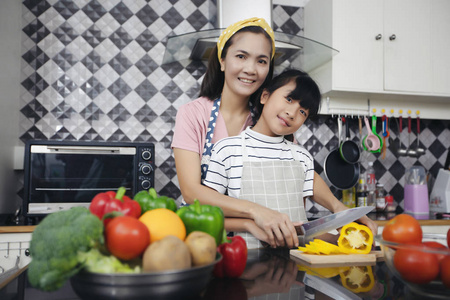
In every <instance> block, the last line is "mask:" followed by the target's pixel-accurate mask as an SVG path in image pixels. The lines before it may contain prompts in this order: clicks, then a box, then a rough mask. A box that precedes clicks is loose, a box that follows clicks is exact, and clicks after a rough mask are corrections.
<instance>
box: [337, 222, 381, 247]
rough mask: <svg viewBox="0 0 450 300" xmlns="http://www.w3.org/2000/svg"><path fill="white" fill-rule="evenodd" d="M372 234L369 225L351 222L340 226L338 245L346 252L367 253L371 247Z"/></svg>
mask: <svg viewBox="0 0 450 300" xmlns="http://www.w3.org/2000/svg"><path fill="white" fill-rule="evenodd" d="M372 243H373V234H372V231H370V229H369V227H367V226H365V225H361V224H357V223H355V222H352V223H350V224H347V225H345V226H344V227H342V230H341V234H340V236H339V239H338V246H339V248H341V250H342V251H344V252H346V253H361V254H367V253H369V252H370V250H371V249H372Z"/></svg>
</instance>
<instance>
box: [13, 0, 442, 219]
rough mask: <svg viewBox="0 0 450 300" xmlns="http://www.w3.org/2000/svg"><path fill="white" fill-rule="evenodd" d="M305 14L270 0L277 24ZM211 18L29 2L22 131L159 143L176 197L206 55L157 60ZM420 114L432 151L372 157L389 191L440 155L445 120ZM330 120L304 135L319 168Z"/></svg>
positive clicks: (151, 4)
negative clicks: (183, 139) (182, 140)
mask: <svg viewBox="0 0 450 300" xmlns="http://www.w3.org/2000/svg"><path fill="white" fill-rule="evenodd" d="M302 16H303V10H302V8H299V7H292V6H280V5H274V7H273V22H274V24H273V27H274V29H275V30H278V31H282V32H286V33H291V34H298V35H302V32H303V28H302V27H303V25H302V24H303V19H302ZM215 18H216V4H215V1H206V0H178V1H177V0H170V1H167V0H151V1H149V0H147V1H144V0H140V1H137V0H123V1H119V0H42V1H41V0H25V1H23V22H24V23H23V39H22V40H23V43H22V47H23V53H22V54H23V55H22V58H23V67H22V89H23V91H22V104H21V122H20V125H21V136H20V139H21V140H22V141H23V142H25V141H27V140H29V139H49V140H51V139H62V140H86V141H146V142H153V143H155V148H156V164H157V170H156V176H155V185H156V189H157V190H158V191H159V192H160V193H161V194H167V195H171V196H172V197H174V198H179V197H180V190H179V188H178V183H177V178H176V173H175V165H174V159H173V157H172V151H171V149H170V142H171V138H172V133H173V131H172V130H173V127H174V122H175V115H176V111H177V108H178V107H179V106H180V105H182V104H184V103H187V102H189V101H191V100H192V99H194V98H195V97H196V96H197V94H198V91H199V86H200V82H201V77H202V75H203V74H204V71H205V64H204V63H201V62H177V63H172V64H170V65H161V63H162V59H163V55H164V50H165V43H166V40H167V37H168V36H171V35H177V34H182V33H186V32H193V31H198V30H205V29H211V28H214V24H215ZM422 122H423V127H424V131H423V133H422V134H421V138H422V140H421V142H422V145H423V146H425V147H426V148H428V150H427V155H426V156H425V155H424V156H423V157H421V158H419V159H412V158H401V159H399V160H397V159H396V158H395V157H394V156H393V155H392V154H390V153H389V152H388V154H387V155H386V159H384V160H382V159H380V158H379V157H376V156H375V155H373V154H370V155H368V156H367V157H366V160H373V161H376V163H375V168H376V169H377V175H378V176H379V179H380V181H381V182H384V183H385V185H386V187H387V189H388V190H389V191H392V193H395V192H397V191H399V190H400V189H401V185H402V183H401V179H402V175H403V173H404V169H405V167H408V166H410V165H412V164H413V163H415V162H416V161H418V162H419V163H421V164H422V165H424V166H425V167H426V168H427V169H428V170H430V171H431V172H432V173H434V174H435V173H437V169H438V168H439V167H440V166H442V165H443V164H444V160H445V158H444V157H443V156H444V152H445V151H446V150H447V149H448V148H449V142H448V141H449V140H450V139H449V135H450V133H449V123H448V122H441V121H426V120H424V121H422ZM334 123H335V120H334V119H333V118H330V117H327V116H323V117H320V118H319V119H318V120H317V121H314V122H310V123H309V125H308V126H304V127H303V128H302V129H301V130H300V132H299V134H298V139H299V140H300V141H301V142H302V143H304V144H305V146H306V147H307V149H308V150H310V151H311V153H312V154H313V155H314V156H315V158H316V162H317V164H316V165H317V171H318V172H319V173H321V174H322V175H324V174H323V172H322V166H323V161H324V158H325V157H326V155H327V153H328V152H329V150H330V149H331V148H333V147H335V146H336V145H337V139H336V138H335V134H334V132H335V131H336V130H335V129H336V128H335V127H336V125H335V124H334ZM425 128H426V129H425ZM353 130H355V131H354V132H356V127H354V126H352V131H353ZM355 139H357V137H355ZM366 160H365V161H364V162H363V168H364V166H366ZM336 193H337V195H338V193H339V192H338V191H336ZM397 193H398V192H397ZM338 196H339V195H338ZM401 198H402V197H400V195H398V197H397V196H396V199H399V200H401ZM308 209H310V210H311V211H315V210H317V209H322V208H321V207H318V206H314V205H313V204H312V203H309V206H308Z"/></svg>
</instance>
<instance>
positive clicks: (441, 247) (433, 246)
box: [423, 241, 450, 262]
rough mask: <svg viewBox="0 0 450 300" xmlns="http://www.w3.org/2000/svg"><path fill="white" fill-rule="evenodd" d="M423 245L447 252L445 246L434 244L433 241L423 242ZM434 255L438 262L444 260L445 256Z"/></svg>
mask: <svg viewBox="0 0 450 300" xmlns="http://www.w3.org/2000/svg"><path fill="white" fill-rule="evenodd" d="M423 244H424V245H425V246H426V247H429V248H436V249H441V250H448V248H447V246H445V245H443V244H441V243H438V242H434V241H429V242H423ZM434 255H436V257H437V259H438V261H439V262H441V260H442V259H444V257H445V256H446V255H445V254H440V253H434ZM449 255H450V252H449Z"/></svg>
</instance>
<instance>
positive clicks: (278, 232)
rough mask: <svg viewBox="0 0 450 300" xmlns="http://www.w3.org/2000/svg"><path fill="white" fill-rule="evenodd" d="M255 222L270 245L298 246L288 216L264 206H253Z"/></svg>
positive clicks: (252, 212)
mask: <svg viewBox="0 0 450 300" xmlns="http://www.w3.org/2000/svg"><path fill="white" fill-rule="evenodd" d="M251 214H252V218H253V220H254V221H255V224H256V225H257V226H258V227H259V228H261V229H262V230H263V231H264V232H265V234H266V236H267V239H266V240H265V242H267V243H268V244H269V245H270V246H271V247H273V248H275V247H280V246H281V247H288V248H296V247H298V237H297V232H296V230H295V227H294V224H293V223H292V222H291V220H290V219H289V216H288V215H286V214H283V213H280V212H278V211H275V210H272V209H270V208H267V207H264V206H260V205H258V206H255V207H254V208H253V209H252V211H251Z"/></svg>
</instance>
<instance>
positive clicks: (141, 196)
mask: <svg viewBox="0 0 450 300" xmlns="http://www.w3.org/2000/svg"><path fill="white" fill-rule="evenodd" d="M133 200H135V201H136V202H138V203H139V205H140V206H141V210H142V214H143V213H145V212H146V211H149V210H152V209H155V208H167V209H170V210H171V211H173V212H175V211H176V210H177V205H176V203H175V200H174V199H172V198H170V197H167V196H158V194H157V193H156V190H155V189H154V188H150V189H149V190H148V191H140V192H139V193H137V194H136V195H134V198H133Z"/></svg>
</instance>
